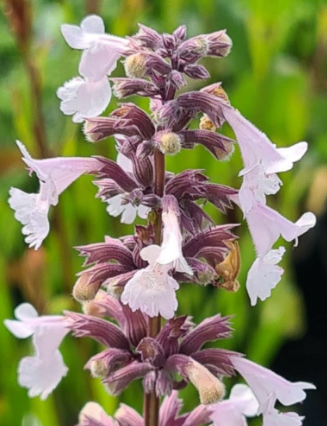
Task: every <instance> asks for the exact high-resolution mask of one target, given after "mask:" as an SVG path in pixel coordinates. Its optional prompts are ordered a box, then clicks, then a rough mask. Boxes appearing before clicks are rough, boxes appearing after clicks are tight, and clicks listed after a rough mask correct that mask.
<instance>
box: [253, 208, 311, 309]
mask: <svg viewBox="0 0 327 426" xmlns="http://www.w3.org/2000/svg"><path fill="white" fill-rule="evenodd" d="M246 220H247V222H248V226H249V230H250V233H251V236H252V239H253V242H254V245H255V249H256V253H257V258H256V260H255V262H254V263H253V265H252V267H251V269H250V270H249V273H248V277H247V282H246V287H247V290H248V293H249V296H250V299H251V304H252V305H255V304H256V302H257V299H258V298H259V299H261V300H265V299H267V297H269V296H270V294H271V290H272V289H273V288H275V287H276V285H277V284H278V282H279V281H280V278H281V276H282V274H283V269H282V268H280V267H279V266H277V263H279V262H280V260H281V258H282V256H283V254H284V252H285V248H284V247H279V248H278V249H276V250H272V246H273V245H274V243H275V242H276V241H277V239H278V238H279V236H282V237H283V238H284V239H285V240H286V241H292V240H295V243H297V239H298V237H299V236H300V235H302V234H304V233H305V232H307V231H308V230H309V229H310V228H312V227H313V226H314V225H315V223H316V218H315V215H314V214H312V213H310V212H308V213H305V214H303V215H302V216H301V217H300V219H298V220H297V222H295V223H293V222H291V221H289V220H288V219H286V218H285V217H283V216H282V215H280V214H279V213H278V212H277V211H275V210H273V209H271V208H270V207H268V206H266V205H263V204H259V203H257V204H256V207H253V208H252V209H251V210H250V211H249V212H248V213H247V214H246Z"/></svg>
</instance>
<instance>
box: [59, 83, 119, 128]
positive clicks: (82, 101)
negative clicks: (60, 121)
mask: <svg viewBox="0 0 327 426" xmlns="http://www.w3.org/2000/svg"><path fill="white" fill-rule="evenodd" d="M57 96H58V98H59V99H61V101H62V102H61V104H60V109H61V111H62V112H63V113H64V114H66V115H73V121H74V122H75V123H81V122H82V121H84V119H85V118H93V117H97V116H98V115H100V114H101V113H102V112H103V111H104V110H105V109H106V107H107V105H108V104H109V102H110V99H111V88H110V84H109V81H108V79H107V77H104V78H102V80H99V81H97V82H93V81H89V80H87V79H86V80H84V79H83V78H81V77H77V78H73V79H72V80H70V81H68V82H66V83H65V84H64V86H62V87H60V88H59V89H58V91H57Z"/></svg>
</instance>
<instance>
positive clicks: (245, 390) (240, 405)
mask: <svg viewBox="0 0 327 426" xmlns="http://www.w3.org/2000/svg"><path fill="white" fill-rule="evenodd" d="M210 408H212V409H213V412H212V414H211V416H210V418H211V420H212V421H213V425H214V426H226V425H228V426H246V425H247V422H246V419H245V417H253V416H255V415H256V414H257V411H258V408H259V404H258V401H257V400H256V398H255V396H254V394H253V392H252V391H251V389H250V388H249V387H248V386H246V385H242V384H239V385H235V386H234V387H233V389H232V390H231V393H230V396H229V399H226V400H224V401H221V402H220V403H218V404H215V405H212V406H211V407H210Z"/></svg>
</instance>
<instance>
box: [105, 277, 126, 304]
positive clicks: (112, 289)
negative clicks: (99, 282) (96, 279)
mask: <svg viewBox="0 0 327 426" xmlns="http://www.w3.org/2000/svg"><path fill="white" fill-rule="evenodd" d="M118 283H119V279H117V278H111V279H110V281H106V282H105V285H106V286H107V291H108V294H109V296H111V297H113V298H114V299H116V300H120V297H121V295H122V293H123V291H124V287H122V286H119V285H117V284H118Z"/></svg>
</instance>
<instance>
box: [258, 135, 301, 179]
mask: <svg viewBox="0 0 327 426" xmlns="http://www.w3.org/2000/svg"><path fill="white" fill-rule="evenodd" d="M307 149H308V143H307V142H298V143H296V144H294V145H292V146H290V147H287V148H277V152H278V154H280V155H281V157H283V159H284V160H283V161H280V162H278V163H275V164H272V165H268V166H267V167H266V172H267V173H279V172H286V171H287V170H290V169H291V168H292V167H293V163H294V162H295V161H299V160H301V158H302V157H303V155H304V154H305V153H306V152H307Z"/></svg>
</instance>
